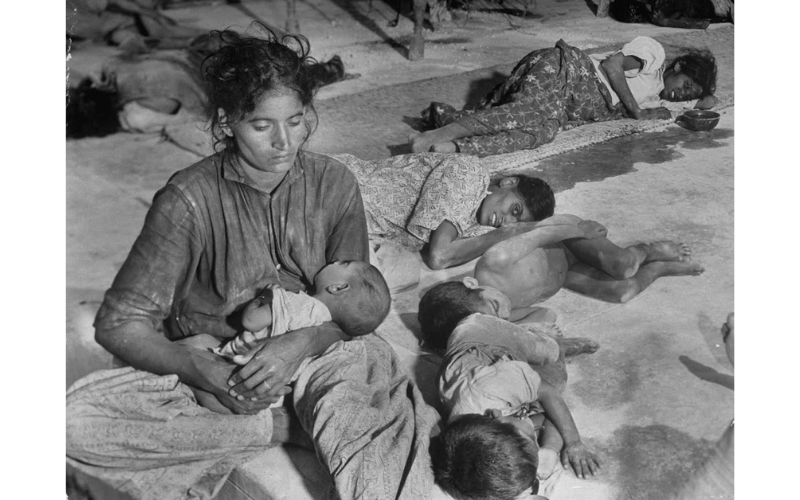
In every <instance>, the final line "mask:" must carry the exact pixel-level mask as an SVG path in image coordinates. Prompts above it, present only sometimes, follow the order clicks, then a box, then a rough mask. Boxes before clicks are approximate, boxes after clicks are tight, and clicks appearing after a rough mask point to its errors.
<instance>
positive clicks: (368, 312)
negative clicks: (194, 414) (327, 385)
mask: <svg viewBox="0 0 800 500" xmlns="http://www.w3.org/2000/svg"><path fill="white" fill-rule="evenodd" d="M391 300H392V298H391V295H390V293H389V287H388V286H387V285H386V281H385V280H384V279H383V275H382V274H381V273H380V271H378V269H377V268H376V267H375V266H372V265H370V264H369V263H368V262H363V261H337V262H333V263H331V264H328V265H327V266H325V267H323V268H322V269H321V270H320V271H319V272H318V273H317V275H316V276H315V277H314V294H313V295H306V294H304V293H291V292H287V291H286V290H283V289H282V288H280V287H278V286H276V285H270V286H268V287H267V288H265V289H264V291H262V292H261V293H260V294H259V295H258V296H257V297H256V298H254V299H253V300H252V301H250V302H249V303H248V304H247V305H246V306H245V309H244V311H243V313H242V325H243V326H244V328H245V329H246V330H245V331H244V332H243V333H241V334H240V335H239V336H237V337H235V338H234V339H232V340H230V341H229V342H227V343H225V344H224V345H223V344H222V343H221V342H220V340H219V339H217V338H215V337H212V336H210V335H196V336H194V337H189V338H187V339H183V340H181V341H180V342H182V343H184V344H188V345H192V346H194V347H198V348H203V349H211V350H212V352H214V353H216V354H218V355H220V356H222V357H224V358H227V359H228V360H230V361H233V362H234V363H236V364H238V365H244V364H246V363H247V362H248V361H249V360H250V358H252V357H253V355H255V353H256V352H257V351H258V348H259V347H261V345H262V343H263V342H265V341H266V340H267V339H269V338H271V337H275V336H278V335H282V334H284V333H286V332H290V331H293V330H298V329H300V328H307V327H310V326H317V325H321V324H322V323H325V322H328V321H332V322H334V323H336V325H337V326H338V327H339V328H341V330H342V331H343V332H344V333H346V334H347V335H349V336H351V337H358V336H361V335H366V334H368V333H371V332H373V331H374V330H375V329H376V328H377V327H378V326H379V325H380V324H381V323H382V322H383V320H384V319H386V315H387V314H389V308H390V307H391ZM310 361H311V359H310V358H309V359H306V360H305V361H304V362H303V364H301V365H300V368H298V370H297V372H298V373H299V372H300V371H302V369H303V368H304V367H305V366H306V365H308V363H309V362H310ZM296 377H297V373H295V377H294V378H296ZM294 378H293V379H292V380H294ZM195 396H196V397H197V399H198V402H200V404H201V405H203V406H205V407H207V408H211V407H210V406H209V405H213V408H212V409H215V411H218V412H224V413H229V411H225V410H224V409H225V407H224V406H222V405H221V404H220V403H218V402H217V401H216V398H214V396H213V395H211V394H203V393H202V391H200V390H199V389H196V390H195ZM239 398H240V399H241V398H242V396H239ZM280 404H281V402H278V403H275V405H280Z"/></svg>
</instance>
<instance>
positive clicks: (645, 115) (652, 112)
mask: <svg viewBox="0 0 800 500" xmlns="http://www.w3.org/2000/svg"><path fill="white" fill-rule="evenodd" d="M635 118H636V119H637V120H670V119H672V113H670V112H669V110H668V109H667V108H663V107H662V108H650V109H640V110H639V112H638V113H636V116H635Z"/></svg>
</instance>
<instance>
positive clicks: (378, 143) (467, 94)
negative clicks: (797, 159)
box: [309, 26, 734, 171]
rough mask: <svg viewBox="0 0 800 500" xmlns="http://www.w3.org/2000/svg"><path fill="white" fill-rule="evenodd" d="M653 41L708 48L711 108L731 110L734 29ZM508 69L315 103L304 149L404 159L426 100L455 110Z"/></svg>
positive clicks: (608, 132) (524, 161)
mask: <svg viewBox="0 0 800 500" xmlns="http://www.w3.org/2000/svg"><path fill="white" fill-rule="evenodd" d="M654 38H655V39H656V40H658V41H659V42H661V44H662V45H664V49H665V51H666V53H667V59H670V58H671V57H674V56H675V55H676V54H677V53H678V52H679V51H680V49H681V48H689V47H693V48H708V49H710V50H711V51H712V52H713V53H714V55H715V57H716V58H717V66H718V68H719V69H718V77H717V92H716V96H717V98H718V99H719V105H718V107H717V109H722V108H725V107H729V106H732V105H733V74H734V68H733V62H734V61H733V60H734V58H733V45H734V44H733V42H734V29H733V27H732V26H720V27H716V28H714V29H709V30H706V31H688V30H687V31H682V32H680V33H676V34H672V35H665V36H658V37H654ZM567 42H569V40H567ZM618 46H619V45H618V44H615V45H609V46H605V47H599V48H596V49H590V50H587V51H586V52H588V53H597V52H607V51H609V50H614V49H615V48H617V47H618ZM514 64H515V63H508V64H501V65H498V66H494V67H490V68H483V69H479V70H474V71H469V72H465V73H460V74H457V75H451V76H446V77H438V78H430V79H427V80H420V81H416V82H411V83H404V84H399V85H391V86H388V87H382V88H380V89H375V90H370V91H366V92H362V93H359V94H355V95H347V96H340V97H334V98H331V99H327V100H324V101H319V102H318V103H317V105H316V108H317V112H318V114H319V118H320V125H319V128H318V129H317V131H316V132H315V134H314V135H313V136H312V138H311V141H310V145H309V149H311V150H313V151H318V152H321V153H329V154H335V153H352V154H354V155H356V156H358V157H360V158H364V159H376V158H386V157H389V156H393V155H396V154H402V153H408V152H410V150H409V149H408V144H407V142H408V135H409V134H410V133H413V132H414V130H415V128H416V127H417V126H418V119H419V112H420V110H422V109H423V108H424V107H425V106H427V105H428V104H429V103H430V102H431V101H441V102H446V103H448V104H452V105H453V106H456V107H459V108H460V107H462V106H464V105H465V104H466V103H468V102H474V101H475V100H477V99H479V98H480V96H482V95H483V94H484V93H485V92H487V91H488V90H490V89H491V88H492V87H493V86H494V85H495V84H496V83H497V82H498V81H501V80H502V79H503V78H505V76H506V75H508V73H509V72H510V71H511V69H512V68H513V67H514ZM670 123H671V121H670V120H650V121H645V122H638V121H636V120H631V119H625V120H616V121H611V122H603V123H593V124H589V125H584V126H582V127H578V128H575V129H572V130H566V131H562V132H561V133H559V134H558V135H557V136H556V139H555V140H554V141H553V142H551V143H549V144H545V145H543V146H542V147H540V148H538V149H535V150H532V151H519V152H515V153H509V154H505V155H496V156H493V157H489V158H487V159H486V160H485V161H486V162H487V163H488V164H489V167H490V168H491V169H492V170H494V171H502V170H512V169H522V168H526V167H530V166H531V164H532V163H534V162H536V161H538V160H541V159H543V158H546V157H548V156H553V155H556V154H559V153H563V152H566V151H571V150H574V149H578V148H581V147H585V146H588V145H591V144H596V143H598V142H603V141H607V140H609V139H613V138H616V137H622V136H626V135H630V134H635V133H640V132H646V131H650V130H654V129H658V128H663V127H665V126H666V125H669V124H670Z"/></svg>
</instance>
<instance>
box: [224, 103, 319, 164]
mask: <svg viewBox="0 0 800 500" xmlns="http://www.w3.org/2000/svg"><path fill="white" fill-rule="evenodd" d="M223 130H224V131H225V133H226V134H228V135H232V136H233V137H235V138H236V145H237V149H238V155H239V160H241V161H242V162H243V163H246V164H247V165H248V166H250V167H252V168H254V169H256V170H259V171H261V172H268V173H274V174H285V173H286V172H287V171H288V170H289V169H290V168H291V167H292V164H293V163H294V159H295V157H296V156H297V151H298V149H300V145H301V144H302V143H303V141H304V140H305V139H306V133H307V131H306V127H305V107H304V106H303V104H302V103H301V102H300V99H299V98H298V97H297V94H296V93H295V92H292V91H286V92H285V93H280V94H265V95H263V96H262V97H261V98H260V99H259V100H258V102H256V107H255V109H254V110H253V111H252V112H251V113H248V114H246V115H244V116H243V117H242V119H241V120H239V121H238V122H236V123H234V124H233V125H230V126H228V127H223Z"/></svg>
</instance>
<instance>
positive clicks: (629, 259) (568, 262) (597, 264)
mask: <svg viewBox="0 0 800 500" xmlns="http://www.w3.org/2000/svg"><path fill="white" fill-rule="evenodd" d="M607 232H608V231H607V230H606V228H605V227H603V226H602V225H601V224H599V223H597V222H594V221H590V220H581V219H580V218H578V217H575V216H574V215H554V216H553V217H550V218H548V219H545V220H543V221H541V222H539V223H537V224H536V227H535V228H534V229H533V230H531V231H529V232H526V233H524V234H520V235H517V236H514V237H512V238H509V239H506V240H504V241H502V242H500V243H497V244H496V245H494V246H493V247H491V248H490V249H488V250H487V251H486V253H484V255H483V256H482V257H481V258H480V259H479V260H478V263H477V264H476V265H475V278H477V280H478V282H479V283H480V284H481V285H482V286H491V287H494V288H497V289H498V290H500V291H501V292H503V293H504V294H505V295H507V296H508V297H509V298H510V299H511V303H512V307H513V308H521V307H527V306H530V305H532V304H536V303H539V302H542V301H544V300H546V299H548V298H550V297H552V296H553V295H555V294H556V292H558V291H559V290H560V289H561V288H566V289H568V290H572V291H573V292H577V293H580V294H583V295H587V296H589V297H593V298H596V299H600V300H603V301H606V302H618V303H625V302H627V301H629V300H631V299H632V298H634V297H635V296H637V295H638V294H639V293H641V292H642V291H643V290H644V289H645V288H647V287H648V286H650V284H651V283H653V281H655V280H656V279H657V278H660V277H662V276H689V275H691V276H698V275H700V274H701V273H702V272H703V271H704V268H703V266H702V265H700V264H699V263H697V262H693V261H691V260H690V259H691V249H690V248H689V246H688V245H686V244H684V243H677V242H674V241H657V242H654V243H639V244H636V245H631V246H629V247H626V248H622V247H619V246H617V245H615V244H614V243H612V242H611V241H609V240H608V238H606V234H607Z"/></svg>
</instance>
